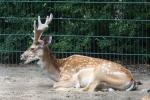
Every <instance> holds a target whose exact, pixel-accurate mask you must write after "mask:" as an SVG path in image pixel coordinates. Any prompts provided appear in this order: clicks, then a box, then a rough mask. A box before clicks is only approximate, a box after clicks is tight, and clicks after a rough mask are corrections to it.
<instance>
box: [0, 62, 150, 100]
mask: <svg viewBox="0 0 150 100" xmlns="http://www.w3.org/2000/svg"><path fill="white" fill-rule="evenodd" d="M141 66H142V65H141ZM141 68H142V69H140V68H139V67H135V68H134V66H131V67H129V69H130V70H131V71H132V72H133V74H134V77H135V78H136V79H137V80H140V81H141V82H142V83H143V84H142V85H140V86H139V88H138V90H136V91H130V92H125V91H115V92H100V91H99V92H93V93H87V92H75V91H72V92H64V91H55V90H53V88H52V84H53V82H52V81H51V80H50V79H49V78H48V77H47V75H46V73H44V72H43V70H42V69H41V68H40V67H38V66H36V65H27V66H24V65H7V66H6V65H0V100H141V98H142V97H143V96H145V95H150V93H148V92H147V91H146V90H147V89H150V70H149V69H150V67H149V66H148V67H141ZM145 68H146V69H145ZM149 100H150V99H149Z"/></svg>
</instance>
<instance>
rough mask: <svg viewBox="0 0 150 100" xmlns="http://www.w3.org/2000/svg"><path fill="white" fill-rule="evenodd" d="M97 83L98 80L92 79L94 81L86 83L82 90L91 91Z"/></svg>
mask: <svg viewBox="0 0 150 100" xmlns="http://www.w3.org/2000/svg"><path fill="white" fill-rule="evenodd" d="M98 84H99V82H98V81H94V82H92V83H90V84H89V85H87V86H86V87H85V88H83V89H82V91H88V92H93V91H95V89H96V87H97V86H98Z"/></svg>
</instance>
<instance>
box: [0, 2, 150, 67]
mask: <svg viewBox="0 0 150 100" xmlns="http://www.w3.org/2000/svg"><path fill="white" fill-rule="evenodd" d="M49 13H53V14H54V19H53V21H52V23H51V24H50V27H49V29H48V30H47V31H46V32H44V33H43V36H46V35H52V36H53V42H52V45H50V48H51V49H52V51H53V52H54V54H55V55H56V56H57V57H58V58H62V57H67V56H69V55H72V54H82V55H87V56H93V57H97V58H104V59H108V60H114V61H119V62H122V63H127V64H149V61H150V2H148V1H147V0H134V1H132V2H131V0H130V1H129V0H111V2H110V1H108V0H101V1H100V0H91V1H90V0H80V1H79V0H72V1H69V0H64V1H57V0H51V1H49V0H48V1H45V0H35V1H31V0H21V1H19V0H16V1H15V0H7V1H6V0H1V1H0V46H1V47H0V63H1V64H10V63H11V64H16V63H20V60H19V58H20V54H21V53H22V52H23V51H24V50H26V49H27V48H28V47H29V45H30V44H31V42H32V40H31V38H30V37H32V36H33V33H32V30H33V27H32V25H33V20H34V19H37V16H38V15H40V16H42V21H44V19H45V17H46V16H47V15H48V14H49Z"/></svg>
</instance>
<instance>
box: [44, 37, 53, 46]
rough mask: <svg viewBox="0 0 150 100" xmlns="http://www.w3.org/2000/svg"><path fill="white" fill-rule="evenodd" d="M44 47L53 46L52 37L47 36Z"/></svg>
mask: <svg viewBox="0 0 150 100" xmlns="http://www.w3.org/2000/svg"><path fill="white" fill-rule="evenodd" d="M43 41H44V45H48V44H51V42H52V36H46V37H45V38H44V39H43Z"/></svg>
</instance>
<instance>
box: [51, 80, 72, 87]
mask: <svg viewBox="0 0 150 100" xmlns="http://www.w3.org/2000/svg"><path fill="white" fill-rule="evenodd" d="M53 87H54V88H59V87H63V88H70V87H74V82H73V81H72V80H66V81H60V82H56V83H54V85H53Z"/></svg>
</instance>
